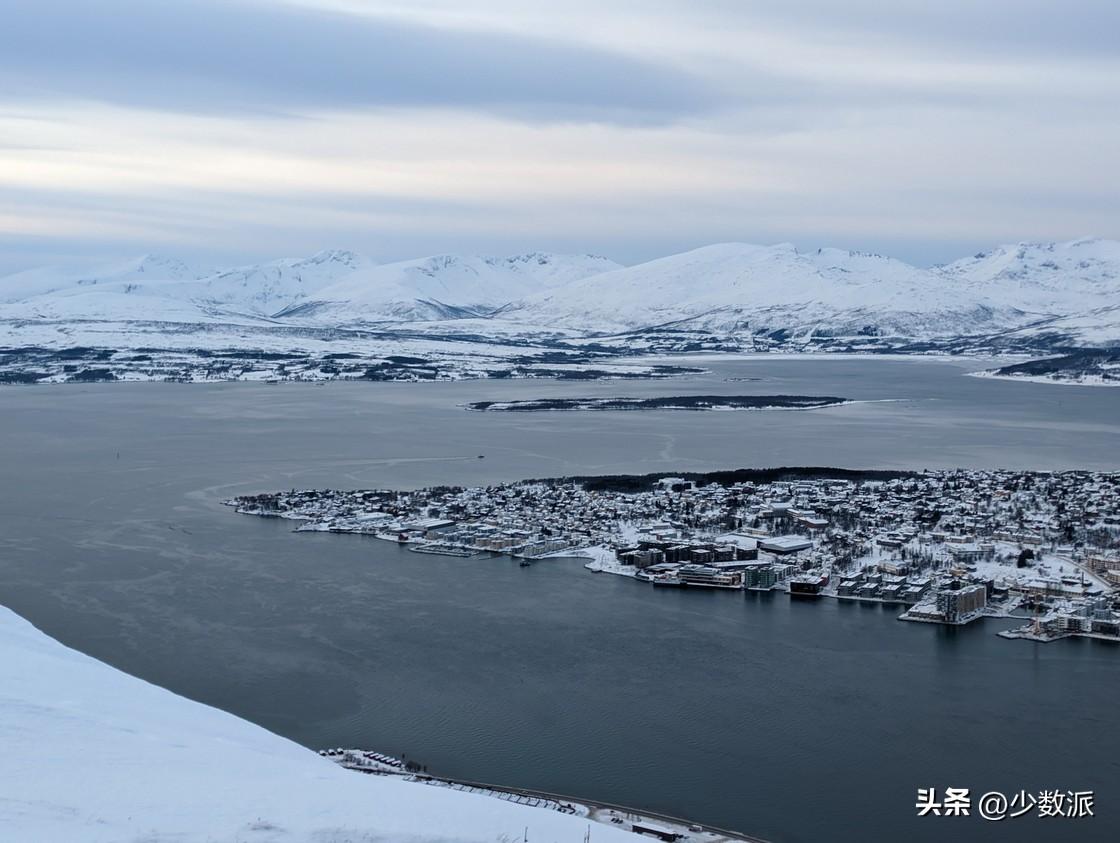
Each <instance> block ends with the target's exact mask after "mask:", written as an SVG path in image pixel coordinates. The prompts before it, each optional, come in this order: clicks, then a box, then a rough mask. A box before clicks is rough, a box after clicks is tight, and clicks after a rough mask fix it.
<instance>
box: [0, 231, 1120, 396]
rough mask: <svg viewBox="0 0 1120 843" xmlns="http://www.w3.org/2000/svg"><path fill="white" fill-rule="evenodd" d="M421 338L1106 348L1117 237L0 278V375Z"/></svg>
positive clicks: (833, 347)
mask: <svg viewBox="0 0 1120 843" xmlns="http://www.w3.org/2000/svg"><path fill="white" fill-rule="evenodd" d="M417 338H425V339H428V340H431V341H432V342H445V341H446V342H449V343H452V344H453V348H452V347H448V348H447V349H445V350H447V351H448V354H447V355H444V356H448V355H450V356H458V357H459V358H460V361H461V362H462V363H463V364H464V365H462V366H459V369H461V370H464V371H465V370H467V369H471V368H478V367H477V366H476V365H474V363H473V362H472V359H473V358H476V357H478V356H479V355H484V356H487V355H489V354H490V353H491V351H490V350H485V351H483V350H479V349H473V350H472V349H471V348H469V347H468V346H469V345H470V344H471V343H474V344H479V343H481V344H482V345H487V346H503V347H505V348H507V349H510V353H511V354H513V353H515V352H516V353H520V352H518V351H517V350H518V349H536V352H535V353H539V354H541V355H542V356H544V355H547V354H551V353H554V352H556V351H563V352H565V353H567V352H572V351H575V352H583V351H587V350H593V351H594V352H595V353H598V354H608V355H609V354H614V355H620V354H621V355H626V354H633V353H635V352H639V351H643V350H644V351H650V352H673V351H681V350H687V351H696V350H708V351H740V352H741V351H775V350H781V351H806V350H812V351H843V352H859V351H874V352H884V351H901V352H939V351H940V352H945V351H950V352H969V353H988V352H1025V353H1046V354H1053V353H1063V352H1067V351H1071V350H1076V349H1079V348H1108V347H1113V346H1117V345H1120V243H1118V242H1116V241H1110V240H1075V241H1071V242H1068V243H1021V244H1018V245H1014V246H1001V247H998V248H996V249H993V250H991V251H989V252H984V253H982V254H979V255H975V256H973V257H971V258H965V259H962V260H959V261H956V262H953V263H950V264H948V265H946V266H941V267H935V268H932V269H922V268H919V267H915V266H911V265H910V264H907V263H904V262H902V261H899V260H896V259H893V258H889V257H885V256H882V255H875V254H867V253H863V252H852V251H845V250H841V249H815V250H810V251H801V250H798V249H796V248H795V247H793V246H791V245H788V244H781V245H777V246H757V245H749V244H743V243H723V244H717V245H712V246H705V247H703V248H700V249H695V250H693V251H689V252H685V253H682V254H677V255H670V256H668V257H663V258H658V259H656V260H652V261H648V262H646V263H642V264H638V265H636V266H631V267H621V266H619V265H618V264H616V263H614V262H613V261H610V260H608V259H606V258H601V257H596V256H592V255H557V254H549V253H531V254H525V255H517V256H514V257H507V258H493V257H472V256H461V255H440V256H434V257H426V258H419V259H416V260H408V261H398V262H395V263H389V264H381V265H379V264H377V263H375V262H374V261H372V260H370V259H369V258H366V257H363V256H361V255H358V254H355V253H353V252H346V251H326V252H320V253H318V254H315V255H312V256H311V257H308V258H298V259H282V260H276V261H269V262H266V263H262V264H253V265H249V266H241V267H235V268H232V269H224V270H217V271H214V270H206V269H199V268H194V267H191V266H188V265H186V264H183V263H181V262H179V261H175V260H173V259H169V258H159V257H153V256H146V257H144V258H141V259H137V260H130V261H122V262H119V263H116V264H111V265H106V266H98V267H92V268H89V269H87V270H82V271H75V270H72V269H65V270H63V269H58V268H50V269H40V270H29V271H26V272H21V273H16V274H15V275H10V276H7V277H5V278H0V381H5V380H7V381H11V380H12V379H15V381H16V382H37V381H39V380H49V379H54V380H58V379H64V380H65V379H68V378H70V376H71V375H75V374H76V375H77V376H79V377H86V378H92V377H95V376H96V372H94V373H89V372H85V370H84V369H83V366H85V367H88V365H89V364H91V363H95V362H98V361H99V360H101V361H104V360H106V359H108V358H106V357H105V351H106V350H111V351H113V352H122V351H129V350H143V352H144V354H148V353H149V352H150V351H151V350H153V349H154V350H156V351H162V350H166V349H168V348H172V347H173V348H175V349H187V350H193V352H192V353H196V356H197V357H198V358H199V361H201V362H199V364H198V365H195V364H194V363H189V362H188V363H184V368H182V370H181V371H179V372H178V373H177V374H176V375H175V376H176V377H181V378H183V379H188V380H189V379H197V375H198V369H199V366H203V368H206V369H207V370H208V373H207V374H206V378H211V377H214V376H216V375H215V371H216V370H215V371H210V370H214V367H213V366H211V365H210V364H209V363H207V359H208V355H210V357H214V356H217V357H221V356H223V355H224V354H225V353H226V352H227V351H229V350H230V349H239V350H242V351H247V352H248V351H253V350H254V349H256V350H260V351H261V352H267V353H269V354H272V355H276V354H280V353H284V352H293V353H297V354H298V353H299V352H300V349H302V348H304V346H306V345H307V341H310V340H312V339H313V340H314V341H315V342H317V343H319V344H321V345H323V346H324V347H323V357H324V360H329V356H330V355H331V354H332V353H333V352H332V351H331V350H330V349H329V345H330V344H331V343H334V342H338V341H343V340H345V341H346V342H347V343H356V344H357V345H359V346H360V345H361V344H362V343H365V342H374V341H377V342H381V343H382V344H385V343H388V345H389V347H387V348H379V349H378V354H379V355H382V356H384V355H386V354H387V355H401V354H408V352H407V351H406V350H405V349H406V347H407V346H408V345H409V344H410V343H411V342H412V341H413V340H416V339H417ZM394 343H395V344H396V345H394ZM75 347H84V348H86V349H87V350H88V349H93V350H94V351H96V354H94V353H92V352H91V353H90V354H87V355H85V356H84V357H82V358H81V359H80V360H77V362H75V360H74V359H71V360H69V361H67V360H63V359H61V358H60V359H58V360H54V361H53V362H52V361H49V360H45V358H44V357H43V354H42V353H41V352H42V351H44V350H45V351H47V352H51V353H54V352H59V351H60V350H65V349H72V348H75ZM5 349H6V350H5ZM29 349H30V350H31V351H28V350H29ZM32 351H33V352H34V353H32ZM339 351H345V353H346V354H348V355H351V357H353V356H354V355H357V356H356V357H354V359H363V360H364V359H368V358H370V354H369V353H366V352H367V350H366V349H363V348H356V349H355V348H350V347H348V348H346V349H340V350H339ZM243 356H244V355H243ZM245 359H246V360H251V359H252V355H248V356H245ZM21 361H22V362H21ZM28 361H30V362H35V363H36V364H38V363H44V364H45V365H44V366H41V367H39V368H35V369H34V370H32V369H30V368H29V366H28V365H26V364H27V363H28ZM114 362H115V364H116V363H120V360H119V357H118V358H114ZM138 362H139V363H142V362H145V361H144V360H142V359H138ZM46 364H49V365H46ZM468 364H469V365H468ZM111 368H113V370H114V372H115V373H116V374H117V375H128V374H130V371H131V370H129V369H128V367H127V366H124V365H123V364H122V365H114V366H113V367H111ZM133 368H136V367H133ZM243 368H244V367H241V369H243ZM307 368H308V367H307V366H303V369H305V370H306V369H307ZM312 368H314V367H312ZM139 374H140V375H142V376H143V377H162V376H163V375H160V374H159V373H155V372H140V373H139ZM219 375H220V372H219ZM273 375H274V376H276V377H281V378H283V377H287V376H286V375H284V374H283V373H282V372H274V373H273ZM270 376H272V375H270Z"/></svg>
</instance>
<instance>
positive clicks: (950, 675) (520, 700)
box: [0, 359, 1120, 843]
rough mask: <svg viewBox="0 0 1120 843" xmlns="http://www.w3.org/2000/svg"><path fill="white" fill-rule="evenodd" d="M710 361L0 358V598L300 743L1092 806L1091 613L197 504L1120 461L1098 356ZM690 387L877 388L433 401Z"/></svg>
mask: <svg viewBox="0 0 1120 843" xmlns="http://www.w3.org/2000/svg"><path fill="white" fill-rule="evenodd" d="M706 365H708V366H709V367H710V368H711V373H710V374H707V375H704V376H700V377H695V378H689V379H684V380H670V381H661V382H654V383H649V382H596V383H557V382H544V381H515V382H501V381H489V382H474V383H447V384H423V385H409V384H329V385H326V386H321V387H320V386H313V385H301V384H279V385H253V384H216V385H196V386H183V385H169V384H111V385H109V384H107V385H90V386H61V387H28V388H8V389H4V390H3V391H0V476H2V477H3V484H2V486H0V523H2V525H3V529H2V530H0V603H3V604H6V605H8V606H10V607H11V608H13V609H14V610H15V611H17V612H19V613H21V614H23V615H24V616H25V617H27V618H29V619H30V620H31V621H32V622H34V623H35V624H37V625H38V626H39V627H40V628H42V629H43V630H45V631H46V632H47V633H49V634H51V635H53V636H55V637H57V638H58V639H60V640H61V641H63V642H64V643H66V644H68V645H71V646H73V647H76V648H78V649H80V650H82V651H84V652H87V653H90V654H91V655H94V656H96V657H98V658H101V659H104V660H105V661H107V662H109V663H110V664H113V665H115V666H117V667H120V668H122V669H124V670H126V671H128V672H130V673H134V674H136V675H138V676H141V677H143V678H145V679H148V680H150V681H152V682H155V683H158V684H160V685H164V686H166V687H168V688H170V689H172V690H174V691H176V692H178V693H181V694H184V695H186V696H188V697H191V698H193V699H196V700H200V701H202V702H206V703H209V704H212V705H215V706H218V707H220V708H223V709H227V710H229V711H231V712H234V713H235V714H238V715H240V716H243V717H246V718H248V719H249V720H252V721H254V722H257V723H260V724H262V725H264V726H266V727H267V728H269V729H272V730H274V731H276V732H279V733H280V734H283V735H287V736H289V737H291V738H293V739H295V740H297V741H300V742H301V743H304V744H306V745H308V746H311V747H323V746H363V747H370V748H376V749H380V750H384V751H387V752H391V753H396V754H406V755H407V756H409V757H410V758H415V759H416V760H418V761H420V762H421V763H423V764H426V765H428V767H429V768H430V769H431V770H432V771H433V772H438V773H442V774H446V775H450V776H456V777H463V778H470V779H474V780H482V781H490V782H496V783H504V784H511V785H524V786H527V787H536V788H541V789H546V790H551V791H556V792H560V793H567V794H572V795H575V796H586V797H589V798H595V799H602V800H608V801H614V802H620V803H623V804H632V805H635V806H643V807H648V808H651V809H654V810H659V811H664V812H668V813H673V814H678V815H681V816H687V817H691V818H695V819H697V820H700V821H706V822H710V823H714V824H718V825H722V826H725V827H731V828H738V829H740V830H742V831H746V832H750V833H754V834H757V835H760V836H763V837H768V838H770V839H773V840H775V841H790V843H794V842H795V841H818V840H837V841H845V840H860V841H862V840H898V839H901V838H904V837H905V838H908V839H911V840H917V841H922V840H929V841H940V840H946V839H960V840H1050V839H1063V840H1064V839H1070V840H1074V839H1076V840H1114V839H1116V838H1117V835H1118V834H1120V737H1118V736H1117V732H1116V728H1115V719H1116V713H1117V699H1118V693H1120V648H1118V647H1115V646H1110V645H1107V644H1103V643H1096V642H1088V641H1065V642H1058V643H1053V644H1048V645H1039V644H1033V643H1028V642H1023V641H1004V640H1002V639H1000V638H998V637H996V636H995V635H994V632H995V631H996V630H997V629H999V628H1001V624H1000V623H998V622H994V621H984V622H982V623H980V624H976V625H973V626H970V627H967V628H964V629H959V630H949V629H944V628H940V627H936V626H927V625H921V624H906V623H900V622H898V621H897V620H896V615H897V612H896V611H895V610H893V609H883V608H880V607H876V606H865V605H850V604H841V603H837V602H834V601H827V600H826V601H820V602H814V603H805V602H796V601H791V600H790V599H789V598H788V597H787V596H785V595H779V594H774V595H766V596H757V595H750V596H744V595H742V594H732V593H703V592H695V591H687V592H678V591H672V590H669V591H665V590H655V589H653V588H651V587H649V586H647V585H645V584H642V583H637V582H633V581H630V580H626V579H623V578H616V577H611V576H609V575H605V574H600V575H593V574H590V573H588V572H586V571H585V570H584V569H583V568H582V566H581V565H580V564H579V563H578V562H575V561H563V560H557V561H551V562H547V563H544V562H542V563H538V564H535V565H534V566H532V567H531V568H520V567H518V566H517V565H516V564H515V563H513V562H511V561H510V560H507V559H500V558H498V559H490V558H479V559H470V560H464V559H458V558H445V557H438V556H429V555H421V554H413V553H408V552H406V551H403V550H401V549H400V548H398V547H396V546H395V545H393V544H389V543H385V542H380V541H378V540H375V539H366V538H359V537H354V536H332V535H318V534H316V535H312V534H293V533H292V532H291V529H292V527H293V524H292V523H290V522H281V521H276V520H265V519H258V518H250V517H246V516H238V515H236V514H235V513H234V512H233V511H232V510H230V509H228V508H225V507H222V506H221V504H220V501H221V500H222V499H224V498H226V497H229V496H231V495H235V494H242V493H248V492H254V491H265V490H274V489H280V488H290V487H354V488H356V487H398V488H409V487H415V486H423V485H431V484H439V483H449V484H469V485H479V484H486V483H490V482H497V481H501V480H512V479H518V478H526V477H547V476H557V475H565V474H576V473H580V474H600V473H614V472H643V473H644V472H654V471H665V472H667V473H668V472H672V471H674V470H704V469H719V468H728V467H739V466H769V465H838V466H848V467H887V468H896V467H907V468H925V467H950V466H968V467H1012V468H1039V469H1058V468H1099V469H1116V468H1118V467H1120V391H1118V390H1113V389H1107V388H1080V387H1063V386H1048V385H1037V384H1026V383H1008V382H1002V381H993V380H982V379H977V378H970V377H965V376H964V373H965V372H967V371H968V367H967V364H962V363H960V362H955V363H949V362H933V361H926V360H894V359H878V360H839V359H826V360H780V359H763V360H742V361H726V362H722V363H718V364H713V363H711V361H708V363H707V364H706ZM755 377H757V378H761V379H760V380H741V381H740V380H729V378H755ZM713 392H720V393H726V394H779V393H782V394H807V395H840V396H844V397H847V398H852V399H859V400H864V401H869V402H871V401H873V402H876V403H857V404H851V405H847V406H839V407H833V408H828V409H823V410H815V411H808V412H787V411H767V412H708V413H699V412H683V411H676V412H674V411H658V412H584V413H532V414H516V413H510V414H505V413H471V412H467V411H465V410H463V409H461V408H460V406H459V405H460V404H462V403H464V402H466V401H473V400H509V399H515V398H517V399H523V398H536V397H581V396H586V395H598V396H615V395H634V396H649V395H674V394H687V393H692V394H711V393H713ZM479 455H485V459H479V458H478V457H479ZM1004 625H1006V624H1004ZM0 693H2V689H0ZM184 739H185V740H189V736H184ZM918 787H937V788H939V789H943V788H945V787H969V788H971V789H972V790H973V793H974V795H978V794H979V793H981V792H984V791H987V790H1001V791H1003V792H1005V793H1012V792H1018V791H1019V790H1020V789H1025V790H1027V791H1035V792H1037V791H1038V790H1040V789H1043V788H1046V789H1061V790H1067V789H1069V790H1095V791H1096V794H1097V799H1096V802H1097V807H1096V813H1097V816H1096V817H1095V818H1093V819H1088V820H1078V821H1075V820H1063V819H1038V818H1035V817H1022V818H1018V819H1015V820H1006V821H1004V822H1002V823H988V822H985V821H983V820H981V819H980V818H979V817H977V816H975V812H974V815H973V816H970V817H963V818H948V817H924V818H920V819H919V818H917V817H916V816H915V809H914V801H915V796H916V789H917V788H918ZM530 839H532V837H530ZM592 839H594V834H593V835H592Z"/></svg>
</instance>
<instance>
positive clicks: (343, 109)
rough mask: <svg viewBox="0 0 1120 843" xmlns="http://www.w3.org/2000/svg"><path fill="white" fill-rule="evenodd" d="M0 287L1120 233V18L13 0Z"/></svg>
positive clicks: (1041, 6) (4, 53) (909, 248)
mask: <svg viewBox="0 0 1120 843" xmlns="http://www.w3.org/2000/svg"><path fill="white" fill-rule="evenodd" d="M4 6H5V10H4V21H3V26H2V27H0V270H5V269H6V270H9V271H11V270H14V269H19V268H23V267H26V266H32V265H37V264H43V263H49V262H54V261H60V260H67V259H85V258H92V257H95V256H123V255H132V254H140V253H145V252H159V253H164V254H171V255H175V256H178V257H183V258H187V259H198V260H207V261H214V260H223V261H230V262H249V261H255V260H262V259H271V258H275V257H280V256H295V255H303V254H310V253H312V252H315V251H318V250H320V249H324V248H348V249H354V250H357V251H361V252H364V253H366V254H369V255H371V256H373V257H374V258H376V259H379V260H398V259H404V258H410V257H417V256H421V255H427V254H436V253H444V252H469V253H487V254H514V253H520V252H524V251H529V250H552V251H562V252H593V253H597V254H603V255H606V256H608V257H611V258H614V259H616V260H619V261H621V262H624V263H635V262H638V261H641V260H646V259H649V258H653V257H657V256H660V255H665V254H669V253H672V252H677V251H682V250H684V249H688V248H693V247H696V246H700V245H704V244H708V243H713V242H722V241H744V242H753V243H776V242H792V243H794V244H796V245H797V246H799V247H804V248H816V247H817V246H838V247H842V248H852V249H860V250H867V251H876V252H881V253H886V254H891V255H893V256H895V257H899V258H902V259H904V260H908V261H911V262H913V263H916V264H920V265H930V264H934V263H938V262H943V261H948V260H952V259H954V258H956V257H960V256H962V255H964V254H969V253H972V252H975V251H977V250H979V249H983V248H988V247H990V246H993V245H996V244H999V243H1009V242H1018V241H1021V240H1065V239H1073V238H1076V237H1080V236H1090V235H1092V236H1100V237H1112V238H1120V47H1118V45H1117V43H1116V38H1115V33H1116V32H1118V31H1120V4H1118V3H1116V2H1115V0H1066V2H1062V3H1058V2H1044V0H985V2H983V3H977V2H975V0H940V2H937V3H934V2H930V0H922V2H918V0H893V1H892V2H891V3H889V4H886V3H882V2H879V0H844V2H837V1H836V0H567V2H565V3H556V2H552V0H544V1H542V2H538V0H160V2H158V3H156V2H151V0H98V2H97V3H90V2H86V0H5V2H4Z"/></svg>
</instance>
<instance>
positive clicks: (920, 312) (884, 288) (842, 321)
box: [503, 243, 1021, 339]
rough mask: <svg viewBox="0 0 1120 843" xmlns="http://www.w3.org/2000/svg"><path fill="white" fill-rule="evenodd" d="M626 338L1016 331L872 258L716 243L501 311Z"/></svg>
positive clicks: (924, 277) (944, 282)
mask: <svg viewBox="0 0 1120 843" xmlns="http://www.w3.org/2000/svg"><path fill="white" fill-rule="evenodd" d="M519 312H520V313H523V314H524V315H525V318H526V321H531V322H539V323H542V324H558V325H563V326H565V327H568V328H575V327H577V326H579V327H583V328H586V329H591V330H596V331H601V332H617V333H621V332H626V331H633V330H635V329H641V328H647V327H650V326H670V325H671V326H673V327H678V328H680V327H687V328H690V329H703V330H707V331H711V332H714V333H734V332H740V333H757V332H760V331H762V332H772V331H783V332H786V333H788V334H790V335H795V336H796V335H809V334H816V335H825V336H839V335H855V336H858V335H861V334H863V335H869V334H870V335H892V336H902V337H907V338H911V339H925V338H928V337H934V336H947V335H961V334H975V333H978V332H983V331H992V330H998V329H1001V328H1004V327H1008V326H1012V325H1015V324H1019V323H1020V322H1021V313H1020V311H1019V310H1018V309H1017V308H1015V306H1014V305H1013V304H1011V303H1010V302H1000V301H996V300H993V299H990V298H988V297H987V296H986V295H984V294H983V293H982V292H976V293H973V292H971V291H970V289H969V288H968V286H967V285H965V284H963V283H960V282H958V281H957V280H956V279H955V278H953V277H949V276H945V275H942V274H939V273H936V272H933V271H930V270H923V269H919V268H917V267H913V266H910V265H909V264H906V263H903V262H902V261H898V260H894V259H892V258H887V257H883V256H881V255H873V254H865V253H861V252H848V251H841V250H839V249H819V250H816V251H812V252H799V251H798V250H797V249H795V248H794V247H793V246H791V245H788V244H782V245H778V246H754V245H748V244H743V243H724V244H719V245H714V246H706V247H704V248H701V249H696V250H694V251H691V252H685V253H684V254H680V255H672V256H670V257H666V258H660V259H658V260H654V261H650V262H648V263H644V264H639V265H638V266H633V267H629V268H626V269H621V270H617V271H615V272H609V273H605V274H602V275H597V276H593V277H591V278H588V279H585V280H584V281H581V282H576V283H574V284H570V285H568V286H566V287H563V288H561V289H559V290H557V291H556V292H554V293H551V294H547V295H538V296H536V297H534V298H530V299H528V300H526V301H524V302H521V303H519V304H518V305H516V306H515V307H513V308H511V309H510V310H509V311H507V312H506V313H505V314H503V315H504V316H505V317H506V318H510V317H511V316H513V315H515V314H516V313H519Z"/></svg>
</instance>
